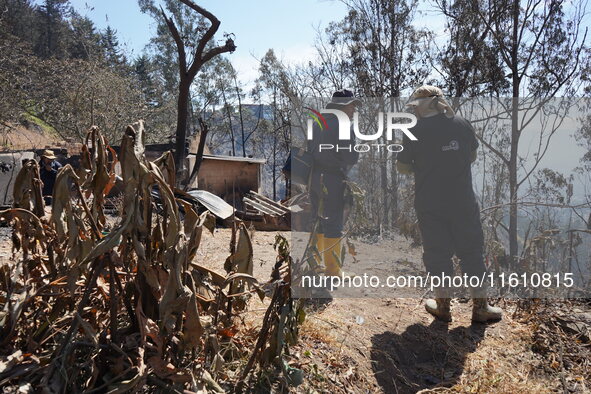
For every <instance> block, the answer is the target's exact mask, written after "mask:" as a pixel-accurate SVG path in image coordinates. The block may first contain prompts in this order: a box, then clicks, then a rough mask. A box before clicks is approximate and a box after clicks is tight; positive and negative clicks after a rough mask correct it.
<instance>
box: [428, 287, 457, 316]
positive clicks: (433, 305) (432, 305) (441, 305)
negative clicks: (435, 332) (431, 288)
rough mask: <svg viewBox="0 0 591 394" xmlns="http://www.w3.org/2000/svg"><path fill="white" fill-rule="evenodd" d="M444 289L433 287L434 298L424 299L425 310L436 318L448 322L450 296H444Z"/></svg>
mask: <svg viewBox="0 0 591 394" xmlns="http://www.w3.org/2000/svg"><path fill="white" fill-rule="evenodd" d="M445 295H446V294H445V290H444V289H441V288H436V289H435V299H428V300H427V301H425V310H426V311H427V312H429V313H430V314H432V315H433V316H435V317H436V318H437V319H439V320H441V321H444V322H447V323H449V322H450V321H451V298H446V297H445Z"/></svg>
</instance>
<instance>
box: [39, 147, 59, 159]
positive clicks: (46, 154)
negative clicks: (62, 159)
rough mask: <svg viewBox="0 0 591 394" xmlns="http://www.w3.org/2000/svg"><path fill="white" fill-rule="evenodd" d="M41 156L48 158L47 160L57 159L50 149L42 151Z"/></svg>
mask: <svg viewBox="0 0 591 394" xmlns="http://www.w3.org/2000/svg"><path fill="white" fill-rule="evenodd" d="M41 157H45V158H46V159H49V160H55V159H57V157H56V156H55V154H54V153H53V151H52V150H50V149H46V150H44V151H43V153H42V154H41Z"/></svg>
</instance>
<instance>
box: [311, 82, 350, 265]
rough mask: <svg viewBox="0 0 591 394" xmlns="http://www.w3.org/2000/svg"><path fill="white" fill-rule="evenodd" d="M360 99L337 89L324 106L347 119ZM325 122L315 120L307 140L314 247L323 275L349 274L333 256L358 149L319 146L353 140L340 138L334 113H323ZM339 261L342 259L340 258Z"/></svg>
mask: <svg viewBox="0 0 591 394" xmlns="http://www.w3.org/2000/svg"><path fill="white" fill-rule="evenodd" d="M360 103H361V102H360V100H359V99H356V98H355V97H354V96H353V93H352V92H351V91H349V90H346V89H344V90H339V91H336V92H335V93H334V94H333V96H332V99H331V101H330V103H328V104H327V106H326V109H333V110H340V111H342V112H344V113H345V114H346V115H347V116H348V117H349V119H352V117H353V113H354V112H355V109H356V108H357V106H358V105H360ZM324 119H325V120H326V126H323V127H322V128H321V126H319V125H317V124H315V125H314V128H313V139H312V140H311V141H309V146H308V151H309V152H312V154H313V156H314V165H313V169H312V174H311V183H310V199H311V202H312V210H313V211H312V212H314V213H315V214H317V216H313V217H314V219H315V220H319V227H318V232H317V238H316V247H317V249H318V251H319V252H321V253H322V256H323V259H324V265H325V274H326V275H330V276H333V275H336V276H341V275H349V276H352V275H353V274H352V273H345V272H343V271H342V270H341V267H340V264H339V261H338V259H337V257H336V256H341V239H342V237H343V224H344V223H343V222H344V212H345V186H346V185H345V181H346V179H347V173H348V172H349V170H350V169H351V167H353V166H354V165H355V164H356V163H357V160H358V159H359V153H358V152H355V151H354V150H353V149H350V150H348V149H339V150H336V149H322V150H321V149H320V147H321V145H322V146H325V147H326V146H334V147H336V146H337V145H339V143H340V144H349V143H353V144H354V141H339V121H338V118H337V116H336V115H334V114H324ZM341 264H342V262H341Z"/></svg>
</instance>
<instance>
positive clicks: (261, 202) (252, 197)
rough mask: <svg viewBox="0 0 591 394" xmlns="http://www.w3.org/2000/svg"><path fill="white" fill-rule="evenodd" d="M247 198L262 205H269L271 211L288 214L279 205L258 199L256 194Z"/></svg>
mask: <svg viewBox="0 0 591 394" xmlns="http://www.w3.org/2000/svg"><path fill="white" fill-rule="evenodd" d="M247 198H248V199H249V200H251V201H255V202H256V203H258V204H260V205H262V206H264V207H267V208H268V209H269V210H270V211H271V212H274V213H276V214H277V215H285V214H287V212H286V211H284V210H282V209H280V208H279V207H276V206H275V205H273V204H269V203H268V202H266V201H262V200H260V199H258V198H257V197H256V196H248V197H247Z"/></svg>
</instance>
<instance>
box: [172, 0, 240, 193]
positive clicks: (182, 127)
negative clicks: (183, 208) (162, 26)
mask: <svg viewBox="0 0 591 394" xmlns="http://www.w3.org/2000/svg"><path fill="white" fill-rule="evenodd" d="M179 1H180V2H181V3H183V4H185V5H186V6H187V7H189V8H191V9H192V10H194V11H195V12H197V13H199V14H200V15H202V16H203V17H205V18H206V19H208V20H209V22H210V23H211V25H210V26H209V28H208V29H207V31H206V32H205V33H204V34H203V36H201V38H200V39H199V42H198V44H197V45H196V46H195V50H194V52H193V54H192V59H193V60H192V61H191V63H190V64H188V63H187V52H186V46H185V42H184V41H183V39H182V37H181V33H180V32H179V30H178V28H177V23H176V22H175V21H174V20H173V19H172V18H170V17H169V16H168V15H166V13H165V12H164V10H162V9H161V12H162V16H163V18H164V20H165V22H166V25H167V26H168V30H169V31H170V34H171V35H172V38H173V39H174V42H175V44H176V47H177V52H178V57H179V74H180V78H179V97H178V106H177V110H178V114H177V127H176V143H175V154H174V164H175V167H176V169H177V174H179V175H181V176H178V177H177V182H182V179H183V178H182V172H183V169H184V161H185V157H186V147H185V141H186V138H187V117H188V114H189V93H190V88H191V84H192V83H193V80H194V79H195V76H196V75H197V73H198V72H199V70H201V67H203V65H204V64H205V63H207V62H208V61H209V60H211V59H212V58H214V57H215V56H217V55H220V54H222V53H226V52H233V51H234V50H235V49H236V46H235V45H234V41H233V40H232V39H231V38H229V37H228V38H226V42H225V43H224V45H220V46H214V47H212V48H210V49H206V46H207V44H208V43H209V42H210V41H211V40H212V39H213V36H214V35H215V33H216V32H217V31H218V29H219V27H220V21H219V20H218V19H217V18H216V17H215V15H213V14H212V13H211V12H209V11H207V10H206V9H204V8H202V7H200V6H198V5H197V4H195V3H194V2H193V1H192V0H179Z"/></svg>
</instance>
